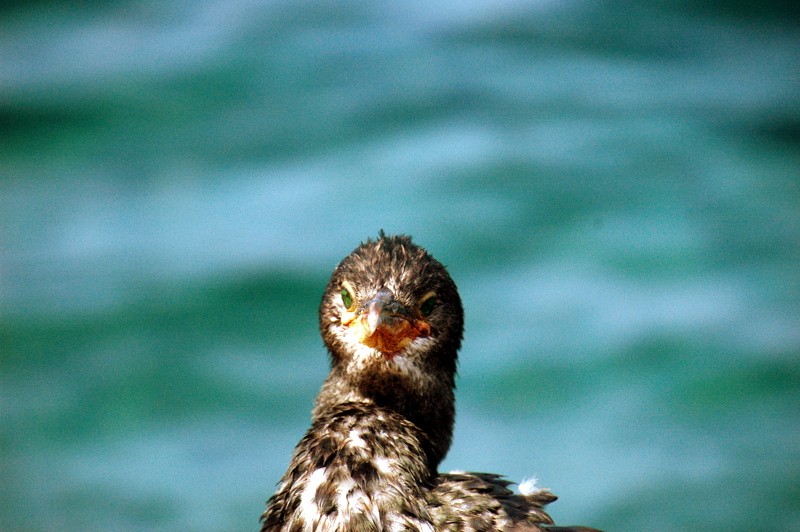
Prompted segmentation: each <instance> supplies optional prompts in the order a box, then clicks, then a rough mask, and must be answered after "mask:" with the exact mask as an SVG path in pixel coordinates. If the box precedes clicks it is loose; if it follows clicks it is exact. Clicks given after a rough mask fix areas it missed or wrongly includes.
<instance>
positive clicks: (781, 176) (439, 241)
mask: <svg viewBox="0 0 800 532" xmlns="http://www.w3.org/2000/svg"><path fill="white" fill-rule="evenodd" d="M704 5H705V4H704V3H700V2H697V3H694V2H670V1H663V2H654V3H649V4H644V5H642V4H640V3H634V2H624V1H621V2H607V3H600V4H598V3H589V2H577V1H568V0H552V1H550V0H539V1H516V2H510V1H509V2H506V1H500V2H463V3H447V2H436V1H434V2H409V3H403V4H393V5H386V4H383V3H370V2H358V1H352V2H347V1H346V2H339V3H326V2H269V3H259V2H246V1H235V2H193V3H182V2H172V3H164V2H162V3H158V2H134V3H123V2H111V3H106V4H103V5H102V6H101V5H98V6H92V7H89V5H88V4H87V5H86V6H84V7H68V6H67V4H63V3H58V2H31V3H14V4H12V5H11V6H10V7H7V8H6V9H4V10H3V12H2V13H0V411H1V412H2V424H1V425H0V426H1V427H2V428H0V477H2V481H0V529H1V530H45V529H47V530H209V531H211V530H256V529H257V528H258V517H259V515H260V513H261V512H262V510H263V505H264V501H265V500H266V498H267V497H268V496H269V495H270V494H271V493H272V491H273V489H274V486H275V483H276V482H277V480H278V479H279V478H280V476H281V474H282V473H283V471H284V469H285V467H286V465H287V463H288V460H289V456H290V454H291V450H292V448H293V447H294V445H295V443H296V442H297V440H298V439H299V438H300V437H301V436H302V434H303V432H304V431H305V429H306V428H307V426H308V416H309V410H310V408H311V405H312V404H313V400H314V396H315V394H316V392H317V389H318V387H319V385H320V383H321V381H322V379H323V378H324V376H325V374H326V371H327V357H326V354H325V351H324V348H323V347H322V343H321V340H320V338H319V335H318V331H317V324H316V319H317V316H316V312H317V305H318V302H319V298H320V295H321V293H322V289H323V288H324V286H325V283H326V281H327V277H328V275H329V274H330V271H331V270H332V268H333V267H334V266H335V264H336V263H337V262H338V261H339V260H340V259H341V258H342V257H344V256H345V255H346V254H347V253H349V252H350V250H352V249H353V248H354V247H355V246H356V245H357V244H358V243H359V242H360V241H362V240H363V239H365V238H367V237H369V236H373V237H374V236H375V235H376V234H377V231H378V230H379V229H381V228H383V229H385V230H386V231H387V232H390V233H392V232H402V233H408V234H411V235H413V236H414V238H415V239H416V241H417V242H418V243H420V244H422V245H424V246H426V247H427V248H428V249H429V250H430V251H431V252H432V253H433V254H434V256H436V257H437V258H438V259H439V260H441V261H442V262H444V263H445V264H446V265H448V267H449V269H450V272H451V274H452V276H453V277H454V279H455V280H456V282H457V284H458V285H459V288H460V291H461V294H462V298H463V300H464V306H465V309H466V333H465V341H464V347H463V349H462V352H461V359H460V367H459V375H460V376H459V380H458V391H457V394H458V418H457V427H456V433H455V439H454V445H453V448H452V449H451V451H450V454H449V455H448V457H447V459H446V460H445V463H444V464H443V466H442V469H444V470H450V469H466V470H476V471H490V472H497V473H502V474H505V475H507V476H508V477H510V478H512V479H515V480H518V481H519V480H522V479H523V478H525V477H529V476H532V475H535V476H536V477H538V479H539V482H540V484H541V485H543V486H546V487H549V488H551V489H552V490H553V491H554V492H555V493H557V494H558V495H559V496H560V499H559V501H557V502H556V503H554V504H553V505H552V506H551V507H550V509H551V511H552V514H553V516H554V517H555V518H556V520H557V521H559V522H561V523H579V524H587V525H593V526H596V527H600V528H604V529H606V530H751V529H756V530H798V529H800V275H798V270H799V268H798V265H800V150H798V147H799V145H800V32H799V31H798V27H799V26H800V19H798V18H797V16H796V15H795V14H794V10H793V9H791V6H790V4H789V3H786V4H784V3H781V2H772V3H769V2H768V3H764V4H759V5H755V4H754V5H752V6H751V5H750V4H749V3H744V2H742V3H740V2H734V1H729V2H723V3H720V4H717V5H716V6H717V7H715V8H713V9H712V8H708V7H703V6H704Z"/></svg>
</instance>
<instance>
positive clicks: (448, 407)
mask: <svg viewBox="0 0 800 532" xmlns="http://www.w3.org/2000/svg"><path fill="white" fill-rule="evenodd" d="M431 382H432V383H433V384H432V385H429V386H424V387H414V386H413V385H411V384H410V383H409V382H407V381H404V379H403V378H402V377H399V376H397V375H380V376H374V378H370V376H369V375H363V374H359V375H357V376H351V375H348V374H347V373H346V372H345V371H344V370H342V369H341V368H340V367H338V366H334V367H333V368H332V369H331V372H330V374H329V375H328V377H327V379H326V380H325V383H324V384H323V386H322V389H321V390H320V393H319V395H318V396H317V403H316V405H315V407H314V410H313V411H312V418H313V420H314V421H318V420H320V419H322V418H324V417H326V416H327V415H329V413H330V412H333V411H335V410H336V409H337V407H339V406H340V405H342V404H344V403H348V402H355V403H366V404H371V405H375V406H377V407H380V408H381V409H384V410H389V411H392V412H394V413H396V414H399V415H400V416H402V417H403V418H405V419H406V420H408V421H409V422H411V423H413V424H414V425H416V426H417V427H418V428H419V429H420V430H421V431H422V432H423V434H424V435H425V436H426V437H427V440H428V442H427V443H426V444H425V447H426V448H425V453H426V454H427V455H428V462H429V464H430V466H431V469H432V470H433V471H435V470H436V467H437V466H438V465H439V463H440V462H441V461H442V459H443V458H444V457H445V455H446V454H447V451H448V450H449V448H450V442H451V440H452V436H453V424H454V420H455V394H454V393H453V389H454V386H455V382H454V376H453V375H452V374H450V375H447V374H445V375H440V376H438V378H434V379H431Z"/></svg>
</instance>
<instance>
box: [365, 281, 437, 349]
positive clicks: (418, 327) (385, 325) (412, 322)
mask: <svg viewBox="0 0 800 532" xmlns="http://www.w3.org/2000/svg"><path fill="white" fill-rule="evenodd" d="M355 322H356V323H357V324H358V326H359V327H357V333H358V340H359V342H361V343H362V344H364V345H366V346H368V347H373V348H375V349H378V350H379V351H381V352H383V353H384V354H385V355H386V356H387V357H389V358H391V356H394V355H395V354H397V353H398V352H399V351H400V350H402V349H403V348H404V347H405V346H406V345H408V343H409V342H411V341H412V340H414V339H415V338H417V337H419V336H427V335H428V334H429V333H430V326H429V325H428V323H427V322H425V321H422V320H417V319H415V318H414V316H413V315H412V314H411V312H410V311H409V310H408V309H407V308H406V307H405V306H404V305H403V304H402V303H400V302H399V301H397V300H396V299H394V294H392V292H391V291H390V290H388V289H386V288H381V289H380V290H378V292H376V294H375V296H373V298H372V299H370V300H369V301H367V302H365V303H364V305H363V306H362V307H361V311H360V316H358V318H357V319H356V320H355Z"/></svg>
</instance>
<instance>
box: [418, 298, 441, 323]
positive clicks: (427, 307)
mask: <svg viewBox="0 0 800 532" xmlns="http://www.w3.org/2000/svg"><path fill="white" fill-rule="evenodd" d="M437 303H438V301H436V294H434V293H433V292H430V293H428V294H425V297H423V298H422V302H421V303H420V304H419V313H420V314H422V316H423V317H424V318H427V317H428V316H430V315H431V312H433V309H434V308H436V304H437Z"/></svg>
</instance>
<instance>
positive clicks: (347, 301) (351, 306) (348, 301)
mask: <svg viewBox="0 0 800 532" xmlns="http://www.w3.org/2000/svg"><path fill="white" fill-rule="evenodd" d="M341 294H342V304H343V305H344V307H345V308H346V309H347V311H348V312H352V311H354V310H355V308H356V305H355V302H354V301H353V294H352V293H350V290H349V289H348V288H347V287H343V288H342V292H341Z"/></svg>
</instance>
